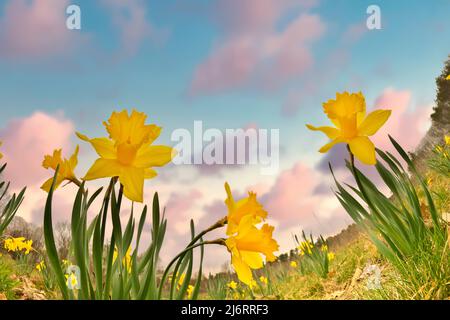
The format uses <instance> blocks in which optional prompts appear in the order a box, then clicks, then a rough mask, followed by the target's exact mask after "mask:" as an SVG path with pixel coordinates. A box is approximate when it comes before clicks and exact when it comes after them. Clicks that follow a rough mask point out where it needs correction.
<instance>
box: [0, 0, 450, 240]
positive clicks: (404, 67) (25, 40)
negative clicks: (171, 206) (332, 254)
mask: <svg viewBox="0 0 450 320" xmlns="http://www.w3.org/2000/svg"><path fill="white" fill-rule="evenodd" d="M49 3H52V4H53V3H54V2H53V1H50V0H34V1H25V0H17V1H14V0H9V1H2V3H1V4H0V41H1V42H0V43H1V46H0V88H1V89H0V93H1V95H0V103H1V108H0V127H2V128H3V129H2V131H0V133H3V134H4V135H5V136H7V135H8V134H7V133H5V130H6V129H10V130H11V128H15V127H20V125H22V124H23V123H28V122H26V121H27V119H32V117H33V114H35V113H36V112H41V113H43V114H45V115H47V116H48V117H50V118H52V119H53V118H54V119H56V120H55V121H61V122H64V121H68V122H70V123H71V124H72V125H73V128H76V130H78V131H81V132H83V133H87V134H89V135H90V136H96V135H100V134H104V133H103V127H102V125H101V122H102V121H103V120H106V119H107V118H108V116H109V114H110V113H111V111H113V110H121V109H123V108H127V109H131V108H136V109H138V110H140V111H143V112H146V113H147V114H148V115H149V119H150V121H151V122H155V123H157V124H159V125H161V126H163V127H164V131H163V134H162V135H161V138H160V139H161V140H160V141H161V142H163V143H170V140H169V137H170V133H171V132H172V131H173V130H174V129H176V128H188V129H191V128H192V126H193V121H194V120H202V121H203V122H204V126H205V127H213V128H219V129H225V128H241V127H246V126H248V125H250V124H253V125H255V126H257V127H258V128H267V129H271V128H275V129H280V138H281V146H282V155H281V168H280V175H279V176H272V177H262V176H260V175H259V174H258V173H257V170H254V169H252V168H247V167H244V168H241V169H231V170H228V169H224V170H223V171H221V173H220V174H218V175H217V176H202V175H201V174H199V173H196V172H195V169H194V168H185V172H186V174H185V173H181V174H180V173H179V170H174V171H176V172H174V173H173V176H174V177H173V179H172V180H171V179H169V180H168V181H164V182H163V181H161V182H160V184H159V185H163V184H164V186H163V187H162V188H163V190H164V191H163V195H164V196H166V198H167V199H180V198H182V197H183V195H184V196H187V197H188V196H189V195H190V193H189V192H190V191H189V190H193V189H196V190H198V191H199V192H200V193H201V194H202V197H201V198H202V199H201V200H200V202H199V203H198V204H196V205H195V206H196V207H195V206H194V207H192V208H189V209H188V210H187V211H188V213H186V215H185V216H184V217H185V218H186V219H187V217H188V216H189V212H190V211H189V210H194V209H195V210H199V211H202V213H201V214H199V217H202V216H204V215H205V214H207V213H206V211H205V208H206V207H209V205H210V204H211V203H214V202H215V201H219V200H220V199H221V197H222V196H223V189H222V185H223V181H224V180H225V179H230V180H232V181H234V182H235V184H238V189H239V192H243V191H244V190H246V189H247V188H248V187H250V186H256V185H262V186H263V187H262V189H261V190H262V194H263V195H264V194H265V193H267V192H270V191H276V190H278V189H277V188H278V186H279V184H278V182H279V181H280V177H281V176H283V174H285V175H290V174H292V175H294V177H295V172H296V171H295V170H293V169H294V168H296V166H297V165H300V166H304V167H305V168H308V170H310V171H311V172H315V171H317V170H316V166H317V163H319V161H320V160H321V158H322V156H321V155H320V154H318V153H317V152H316V150H317V149H318V148H319V147H320V146H321V145H322V144H324V143H325V142H326V139H325V138H324V137H321V136H318V135H317V134H316V133H312V132H308V131H307V130H306V129H305V127H304V124H305V123H314V124H321V123H326V118H325V117H324V115H323V114H322V110H321V105H322V102H324V101H326V100H328V99H330V98H333V97H334V95H335V92H337V91H344V90H348V91H360V90H361V91H363V93H364V94H365V96H366V99H367V103H368V108H369V109H370V108H372V107H373V106H374V104H375V101H383V102H385V101H393V102H395V103H400V102H401V103H404V104H405V105H404V106H396V105H391V106H378V107H384V108H391V109H393V112H396V108H397V107H398V108H399V111H398V112H399V113H405V114H407V115H408V117H411V119H413V120H414V121H416V122H417V123H416V122H414V124H417V128H415V127H414V128H409V129H410V130H411V132H405V135H409V136H413V137H415V139H416V140H417V142H418V141H419V140H420V137H421V134H422V133H423V130H422V129H423V128H421V127H420V126H422V122H421V120H422V118H424V119H425V120H426V118H427V117H424V116H423V111H424V110H430V107H431V105H432V103H433V101H434V93H435V83H434V79H435V77H436V76H438V75H439V74H440V71H441V69H442V65H443V62H444V61H445V60H446V59H447V56H448V54H449V53H450V42H449V41H448V39H449V36H450V25H449V23H448V17H449V12H450V2H449V1H447V0H435V1H425V0H415V1H407V0H395V1H393V0H391V1H388V0H384V1H381V0H380V1H375V2H374V1H365V0H359V1H357V0H333V1H331V0H330V1H325V0H323V1H315V0H298V1H296V0H281V1H278V2H277V1H274V0H261V2H258V1H255V0H241V1H235V0H230V1H224V0H213V1H206V0H205V1H200V0H190V1H139V0H128V1H124V2H122V3H120V1H117V0H111V1H107V0H104V1H81V0H79V1H69V0H64V1H61V2H59V3H58V5H56V6H52V5H49ZM244 3H245V4H247V5H248V4H253V5H255V7H254V10H245V8H243V7H244V6H243V4H244ZM69 4H77V5H79V6H80V8H81V12H82V29H81V30H79V31H78V30H73V31H69V30H66V29H65V19H66V15H65V13H64V9H65V7H66V6H67V5H69ZM256 4H258V6H256ZM260 4H264V6H263V5H260ZM371 4H376V5H378V6H379V7H380V9H381V19H382V20H381V21H382V30H368V29H367V28H366V27H365V21H366V19H367V14H366V9H367V7H368V6H369V5H371ZM265 5H267V6H265ZM42 8H43V9H42ZM224 8H225V9H224ZM264 8H270V9H273V11H274V12H271V10H265V9H264ZM39 9H42V10H39ZM255 12H256V13H257V14H256V13H255ZM272 13H273V14H272ZM265 19H266V20H265ZM43 21H44V22H47V23H44V22H43ZM249 21H250V22H251V23H250V22H249ZM253 21H255V22H254V23H253ZM296 22H298V24H297V28H296V29H295V30H294V31H293V32H292V33H289V32H287V31H286V30H287V29H289V27H290V26H293V25H295V24H296ZM21 28H22V29H23V30H25V31H23V33H21V31H20V30H19V29H21ZM308 28H311V30H309V29H308ZM240 41H243V42H242V43H244V47H245V46H247V45H248V43H250V45H249V48H250V49H248V48H247V47H245V49H244V50H243V51H239V50H241V49H240V48H241V47H240V44H241V42H240ZM279 41H285V42H279ZM277 43H284V45H281V46H279V45H278V46H277ZM286 46H289V47H290V46H292V48H293V50H298V52H299V55H301V57H299V58H298V59H297V58H296V56H295V54H292V55H291V54H290V51H289V49H286ZM227 48H234V49H233V50H238V51H231V52H234V53H235V54H236V55H235V56H234V57H235V58H234V59H232V60H226V59H225V58H224V56H226V54H223V55H222V56H221V54H222V53H223V52H222V51H221V50H222V49H223V50H226V49H227ZM236 48H238V49H236ZM247 49H248V51H247ZM265 50H267V53H261V52H265ZM271 50H273V51H271ZM226 52H228V53H229V51H226ZM295 52H297V51H295ZM242 54H243V55H244V57H245V58H244V60H243V61H244V62H242V63H243V65H241V64H240V62H239V61H238V62H236V60H239V57H241V55H242ZM218 57H219V58H220V57H221V58H223V59H224V60H223V61H222V60H220V59H219V58H218ZM227 58H229V57H227ZM214 59H216V60H214ZM217 59H218V60H217ZM252 59H255V60H252ZM288 59H291V60H292V65H293V66H297V67H298V70H295V68H294V67H293V70H294V71H292V72H291V70H289V64H288V63H289V61H287V60H288ZM208 60H212V61H213V62H214V64H212V65H214V66H215V67H217V72H216V73H217V74H210V73H208V72H209V71H208V70H207V69H208V68H204V69H202V66H205V65H207V62H208ZM229 61H231V62H232V64H234V63H236V68H237V69H233V68H234V67H229V66H228V65H227V63H226V62H229ZM286 61H287V62H286ZM276 63H279V66H278V67H276ZM274 65H275V67H274ZM286 65H288V67H287V69H283V67H284V66H286ZM280 66H281V67H280ZM241 68H244V69H245V70H244V71H242V69H241ZM246 68H248V69H246ZM205 70H206V71H205ZM230 70H231V71H230ZM248 70H250V71H248ZM280 70H281V71H280ZM247 71H248V74H247V73H246V72H247ZM228 72H235V73H231V74H229V75H227V74H228ZM280 72H281V73H280ZM242 73H244V75H242ZM198 74H200V75H201V78H200V79H202V80H201V81H203V82H200V87H199V88H200V89H198V90H196V91H195V90H194V91H195V92H194V93H193V92H192V87H193V83H194V82H195V81H194V79H195V77H196V75H198ZM222 75H223V77H222ZM228 76H229V77H230V79H232V80H230V81H231V84H230V82H227V81H228V80H229V79H226V78H227V77H228ZM199 77H200V76H199ZM221 77H222V78H223V79H222V78H221ZM235 77H238V78H235ZM240 77H242V78H240ZM205 79H206V80H205ZM224 79H225V80H224ZM236 79H237V80H236ZM221 81H224V82H221ZM215 82H217V83H215ZM211 88H213V89H211ZM214 88H215V89H214ZM217 88H219V89H217ZM405 117H406V116H405ZM420 117H422V118H420ZM408 119H410V118H408ZM14 121H15V122H14ZM30 121H31V120H30ZM390 126H391V127H390V128H392V130H395V127H396V126H407V123H393V124H390ZM421 130H422V131H421ZM45 132H46V128H45V126H43V128H42V132H40V133H36V134H37V135H39V134H43V135H45ZM10 136H12V138H11V137H10ZM20 137H21V136H20ZM20 137H19V136H14V134H9V135H8V137H5V138H4V139H5V142H6V143H8V142H9V143H10V145H12V141H11V139H13V138H14V139H16V141H17V139H19V138H20ZM8 138H9V139H10V140H9V141H8ZM400 138H401V137H400ZM67 139H68V141H67V143H65V144H64V145H65V146H68V147H70V148H73V147H74V145H75V143H79V142H78V141H76V139H75V137H74V135H73V134H72V135H70V136H68V138H67ZM39 141H41V140H39ZM27 143H28V144H29V143H30V142H29V141H28V142H27ZM27 143H25V144H24V145H27ZM408 146H409V145H408ZM84 147H85V148H86V151H85V152H84V153H82V159H81V162H82V166H86V165H87V164H88V163H90V162H91V161H92V159H93V157H94V156H93V154H89V149H88V146H84ZM409 147H411V148H414V146H413V145H410V146H409ZM10 148H13V147H10ZM43 149H45V148H44V147H43ZM70 151H71V150H68V151H67V152H70ZM17 152H18V151H17ZM42 152H44V150H43V151H42ZM45 152H48V151H47V150H46V149H45ZM302 168H303V167H302ZM305 170H306V169H305ZM19 174H20V173H19ZM171 174H172V173H167V175H171ZM197 174H198V176H197ZM318 174H319V175H320V174H322V173H320V172H319V173H318ZM177 175H186V176H194V177H198V178H196V179H195V181H196V182H195V183H192V184H191V185H190V189H189V188H187V187H183V189H180V188H181V187H180V185H179V184H177V182H176V181H177V179H178V178H177V177H175V176H177ZM12 176H13V174H12ZM320 177H322V176H319V178H320ZM322 178H323V179H325V177H324V176H323V177H322ZM174 181H175V182H174ZM30 183H37V182H35V181H30ZM207 186H213V187H214V188H215V191H213V192H212V194H211V195H209V194H206V193H208V189H209V188H208V187H207ZM150 189H151V190H154V185H152V184H151V187H150ZM180 190H183V191H180ZM36 192H38V191H36ZM305 192H306V193H305V196H306V197H310V198H311V199H313V198H315V196H316V195H315V194H314V192H313V191H312V190H309V191H305ZM174 195H176V196H174ZM177 197H178V198H177ZM266 198H270V197H269V195H266ZM327 199H328V200H329V201H330V203H331V202H332V200H331V199H332V195H331V194H330V195H329V197H328V198H327ZM328 200H327V201H328ZM220 201H222V200H220ZM311 201H313V200H311ZM268 202H270V201H269V200H268ZM272 202H273V203H277V200H276V199H272ZM302 206H303V204H302V203H295V204H293V207H295V208H297V207H298V208H302ZM308 208H309V206H308ZM330 208H333V209H332V210H337V205H336V204H334V207H333V205H332V204H330ZM333 212H334V211H333ZM30 215H31V213H29V214H28V216H30ZM275 216H276V215H275ZM281 216H283V215H281ZM339 217H340V218H342V217H343V215H340V216H339ZM340 218H339V219H340ZM280 219H281V218H278V220H280ZM336 219H338V218H336ZM300 220H301V218H299V221H298V222H299V224H301V221H300ZM345 221H346V222H348V220H345ZM342 224H344V223H342ZM342 224H336V225H335V228H334V229H338V228H339V227H341V226H342ZM280 225H281V226H282V225H283V224H282V223H281V224H280ZM307 227H310V228H312V229H314V227H313V226H312V225H311V224H308V225H307ZM283 228H284V229H283ZM280 229H281V231H283V232H284V233H282V234H281V233H280V237H286V238H287V235H288V234H289V232H291V231H292V230H288V228H285V227H280ZM331 229H333V228H331ZM331 229H328V230H327V232H331V231H330V230H331ZM314 230H318V231H320V229H319V228H316V229H314ZM281 231H280V232H281ZM335 231H338V230H335ZM287 243H288V240H286V241H285V242H284V244H285V246H287V245H288V244H287Z"/></svg>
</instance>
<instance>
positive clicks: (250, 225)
mask: <svg viewBox="0 0 450 320" xmlns="http://www.w3.org/2000/svg"><path fill="white" fill-rule="evenodd" d="M273 229H274V228H273V227H272V226H269V225H268V224H264V225H263V226H262V227H261V229H257V228H256V227H255V225H254V217H253V216H251V215H246V216H244V217H243V218H242V219H241V221H240V223H239V226H238V228H237V234H236V235H232V236H230V237H229V238H228V239H227V240H225V244H226V246H227V248H228V251H230V253H231V264H232V265H233V268H234V270H235V271H236V273H237V276H238V278H239V280H241V281H242V282H243V283H245V284H246V285H249V286H250V285H251V283H252V280H253V276H252V271H251V269H260V268H262V267H263V258H262V257H261V254H264V255H265V257H266V260H267V261H275V260H276V257H275V256H274V254H273V252H274V251H277V250H278V243H277V242H276V241H275V240H274V239H273V238H272V233H273Z"/></svg>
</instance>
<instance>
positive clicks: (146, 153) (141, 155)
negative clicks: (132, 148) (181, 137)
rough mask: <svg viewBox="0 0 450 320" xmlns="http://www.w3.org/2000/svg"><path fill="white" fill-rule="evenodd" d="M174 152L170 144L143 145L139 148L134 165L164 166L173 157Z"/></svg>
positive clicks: (146, 166)
mask: <svg viewBox="0 0 450 320" xmlns="http://www.w3.org/2000/svg"><path fill="white" fill-rule="evenodd" d="M174 152H175V151H174V149H173V148H171V147H168V146H151V145H147V146H143V147H142V148H140V149H139V150H138V152H137V155H136V159H135V160H134V163H133V165H134V166H136V167H139V168H148V167H162V166H164V165H166V164H167V163H169V162H170V161H171V160H172V159H173V156H174V155H175V153H174Z"/></svg>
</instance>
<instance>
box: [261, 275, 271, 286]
mask: <svg viewBox="0 0 450 320" xmlns="http://www.w3.org/2000/svg"><path fill="white" fill-rule="evenodd" d="M259 281H260V282H261V283H262V284H265V285H267V284H268V283H269V279H267V278H266V277H264V276H261V277H259Z"/></svg>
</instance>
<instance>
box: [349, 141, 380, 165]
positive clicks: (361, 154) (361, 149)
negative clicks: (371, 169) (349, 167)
mask: <svg viewBox="0 0 450 320" xmlns="http://www.w3.org/2000/svg"><path fill="white" fill-rule="evenodd" d="M349 146H350V151H351V152H352V154H354V155H355V157H356V158H357V159H358V160H359V161H361V162H362V163H364V164H368V165H374V164H375V163H376V162H377V160H376V158H375V146H374V145H373V143H372V141H370V139H369V138H367V137H356V138H354V139H352V140H350V142H349Z"/></svg>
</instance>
